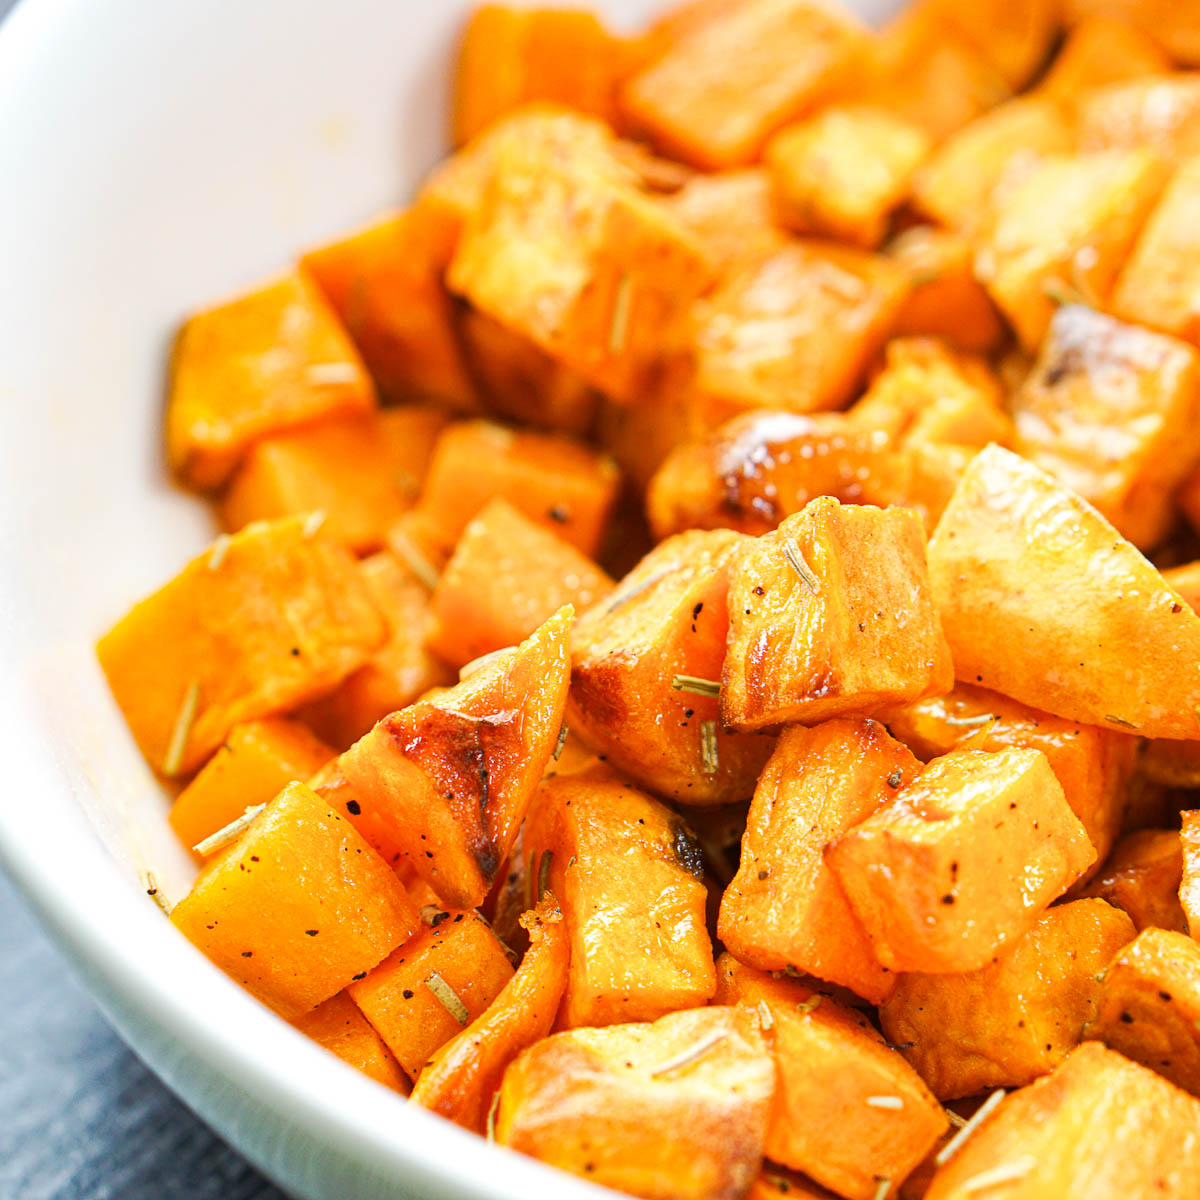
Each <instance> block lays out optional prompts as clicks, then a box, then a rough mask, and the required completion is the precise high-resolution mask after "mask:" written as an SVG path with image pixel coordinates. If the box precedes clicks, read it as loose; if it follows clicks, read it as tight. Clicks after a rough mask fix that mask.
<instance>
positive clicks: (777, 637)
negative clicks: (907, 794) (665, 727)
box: [721, 496, 953, 729]
mask: <svg viewBox="0 0 1200 1200" xmlns="http://www.w3.org/2000/svg"><path fill="white" fill-rule="evenodd" d="M924 541H925V536H924V532H923V530H922V527H921V520H920V518H919V517H918V516H917V515H916V514H915V513H913V512H910V511H907V510H905V509H898V508H897V509H886V510H885V509H876V508H871V507H868V506H865V505H862V506H843V505H841V504H839V503H838V502H837V501H836V500H834V499H833V498H832V497H828V496H823V497H819V498H818V499H816V500H813V501H812V502H811V503H810V504H808V505H807V506H806V507H805V508H804V510H803V511H802V512H799V513H797V514H796V515H795V516H792V517H788V518H787V519H786V520H785V521H784V522H783V523H782V524H781V525H780V526H779V529H778V530H777V531H776V532H774V533H768V534H765V535H764V536H763V537H761V538H759V539H758V541H757V542H755V543H754V545H753V546H752V547H750V548H748V549H747V550H746V551H745V552H744V553H743V554H741V555H740V556H739V558H738V560H737V562H736V563H735V564H734V565H733V567H732V568H731V570H730V575H729V640H728V644H727V647H726V654H725V665H724V669H723V671H722V676H721V719H722V720H723V721H724V723H725V724H726V725H727V726H729V727H731V728H735V729H763V728H767V727H771V726H775V725H781V724H784V723H787V722H793V721H802V722H803V723H805V724H809V725H811V724H815V723H816V722H817V721H822V720H826V719H828V718H829V717H835V716H842V715H866V714H868V713H871V712H874V711H875V710H876V709H878V708H882V707H884V706H885V705H888V704H896V703H903V702H906V701H909V700H915V699H917V698H918V697H920V696H927V695H937V694H938V693H940V692H945V691H949V689H950V687H951V686H952V679H953V666H952V664H951V662H950V652H949V649H948V647H947V645H946V641H945V638H944V637H943V636H942V631H941V627H940V625H939V623H938V617H937V612H936V610H935V609H934V607H933V601H932V597H931V594H930V591H929V583H928V577H927V575H926V571H925V550H924Z"/></svg>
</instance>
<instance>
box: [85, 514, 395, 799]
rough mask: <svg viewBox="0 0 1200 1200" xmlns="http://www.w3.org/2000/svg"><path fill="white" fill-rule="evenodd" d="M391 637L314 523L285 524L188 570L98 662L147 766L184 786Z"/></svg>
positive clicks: (261, 530) (261, 528) (346, 559)
mask: <svg viewBox="0 0 1200 1200" xmlns="http://www.w3.org/2000/svg"><path fill="white" fill-rule="evenodd" d="M384 634H385V630H384V624H383V618H382V617H381V616H380V614H379V612H378V610H377V609H376V608H375V605H374V603H373V601H372V599H371V596H370V594H369V592H368V591H367V588H366V585H365V584H364V583H363V581H362V578H361V576H360V575H359V572H358V564H357V563H356V562H355V561H354V559H353V558H352V557H351V556H350V554H349V553H348V552H347V551H346V550H345V549H343V548H342V547H341V546H339V545H337V543H335V542H334V541H332V540H331V539H330V538H329V537H328V536H326V535H325V534H324V533H322V532H321V531H320V529H319V527H317V526H316V523H315V522H311V523H310V521H309V520H308V519H307V518H302V517H285V518H283V519H282V520H279V521H272V522H269V523H263V524H256V525H252V526H250V528H248V529H245V530H243V531H242V532H241V533H239V534H235V535H234V536H233V537H232V538H227V539H222V540H221V541H219V542H218V543H216V545H214V546H213V547H211V548H210V549H208V550H206V551H205V552H204V553H203V554H202V555H200V556H199V557H198V558H194V559H192V561H191V562H190V563H188V565H187V566H186V567H184V569H183V570H182V571H181V572H180V573H179V574H178V575H176V576H175V578H174V579H172V580H171V581H170V582H169V583H167V584H166V585H164V586H163V587H162V588H160V589H159V590H158V591H157V592H155V593H154V595H152V596H149V597H147V598H146V599H145V600H143V601H141V602H140V603H139V604H135V605H134V607H133V608H132V609H130V611H129V612H128V613H127V614H126V615H125V616H124V617H123V618H122V619H121V620H120V621H119V622H118V623H117V624H116V625H115V626H113V628H112V629H110V630H109V631H108V633H106V634H105V635H104V637H102V638H101V639H100V641H99V642H98V643H97V645H96V654H97V656H98V657H99V659H100V665H101V666H102V667H103V668H104V673H105V675H106V676H107V677H108V685H109V687H110V688H112V692H113V696H114V697H115V698H116V701H117V703H118V704H119V705H120V706H121V711H122V712H123V713H124V715H125V720H126V721H127V722H128V724H129V728H130V730H131V731H132V733H133V736H134V737H135V738H136V739H137V743H138V746H139V747H140V748H141V750H142V753H143V754H144V755H145V756H146V758H147V760H148V761H149V762H150V764H151V765H152V766H153V767H154V768H155V769H156V770H160V771H162V773H163V774H164V775H184V774H187V773H188V772H190V771H193V770H195V768H196V767H198V766H200V764H201V763H202V762H204V760H205V759H206V758H207V757H208V756H209V755H210V754H212V753H213V751H215V750H216V748H217V747H218V746H219V745H220V744H221V741H222V739H223V738H224V737H225V735H226V734H227V733H228V732H229V730H230V729H231V728H233V726H234V725H236V724H237V723H238V722H239V721H252V720H255V719H256V718H259V717H267V716H272V715H274V714H276V713H280V712H286V711H287V710H289V709H291V708H294V707H295V706H296V705H297V704H302V703H304V701H306V700H309V699H312V698H313V697H314V696H317V695H320V694H321V693H323V692H326V691H329V690H330V689H331V688H334V687H336V686H337V684H338V683H340V682H341V680H342V679H344V678H345V677H346V676H347V675H349V674H350V673H351V672H352V671H355V670H357V668H358V667H360V666H361V665H362V664H363V662H365V661H366V659H367V658H368V657H369V655H370V653H371V651H372V650H374V649H375V648H376V647H377V646H379V644H380V643H381V642H382V641H383V639H384Z"/></svg>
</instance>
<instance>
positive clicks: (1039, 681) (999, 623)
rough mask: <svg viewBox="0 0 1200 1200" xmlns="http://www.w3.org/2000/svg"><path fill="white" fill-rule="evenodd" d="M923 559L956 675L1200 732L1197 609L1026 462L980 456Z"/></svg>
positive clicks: (1115, 721) (1070, 710)
mask: <svg viewBox="0 0 1200 1200" xmlns="http://www.w3.org/2000/svg"><path fill="white" fill-rule="evenodd" d="M928 558H929V577H930V581H931V583H932V586H933V592H934V595H935V596H936V598H937V604H938V609H939V611H940V612H941V617H942V626H943V628H944V629H945V631H946V637H947V638H948V639H949V642H950V647H951V650H952V651H953V655H954V666H955V670H956V671H957V673H958V676H959V678H960V679H968V680H971V681H972V682H978V683H981V684H982V685H983V686H984V687H988V688H992V689H993V690H995V691H998V692H1003V693H1004V694H1005V695H1007V696H1012V697H1014V698H1015V699H1018V700H1021V701H1023V702H1024V703H1026V704H1029V705H1032V706H1033V707H1035V708H1041V709H1045V710H1046V711H1047V712H1051V713H1055V714H1056V715H1058V716H1062V717H1068V718H1073V719H1074V720H1078V721H1087V722H1088V723H1090V724H1093V725H1101V726H1103V727H1106V728H1109V729H1116V730H1124V731H1125V732H1127V733H1133V732H1139V733H1141V734H1143V735H1144V736H1146V737H1175V738H1197V737H1200V723H1198V722H1197V721H1196V718H1195V712H1196V709H1197V708H1198V707H1200V665H1196V666H1193V665H1191V664H1193V663H1196V664H1200V617H1197V615H1196V614H1195V613H1194V612H1192V610H1191V609H1190V608H1188V607H1187V605H1186V604H1185V603H1184V602H1183V600H1182V599H1181V598H1180V597H1178V596H1176V595H1175V593H1174V592H1172V591H1171V589H1170V588H1169V587H1168V586H1167V584H1166V583H1165V582H1164V581H1163V578H1162V576H1161V575H1159V573H1158V572H1157V571H1156V570H1155V569H1154V568H1153V567H1152V566H1151V565H1150V563H1148V562H1147V561H1146V560H1145V559H1144V558H1143V557H1142V556H1141V555H1140V554H1139V553H1138V552H1137V551H1136V550H1135V549H1134V548H1133V546H1131V545H1130V544H1129V543H1128V542H1126V541H1124V540H1123V539H1122V538H1121V537H1120V535H1119V534H1118V533H1117V532H1116V530H1114V529H1113V528H1112V526H1111V525H1109V524H1108V522H1107V521H1106V520H1104V518H1103V517H1101V516H1100V514H1099V513H1097V512H1096V511H1095V509H1093V508H1092V507H1091V506H1090V505H1088V504H1087V503H1085V502H1084V501H1082V500H1080V499H1079V498H1078V497H1077V496H1075V495H1073V494H1072V493H1071V492H1070V491H1068V490H1067V489H1066V488H1065V487H1063V486H1062V484H1060V483H1059V482H1058V481H1057V480H1055V479H1053V478H1051V477H1050V476H1049V475H1047V474H1045V473H1044V472H1043V471H1041V470H1039V469H1038V468H1037V467H1036V466H1034V465H1033V464H1032V463H1028V462H1026V461H1025V460H1024V459H1021V458H1018V457H1017V456H1016V455H1015V454H1012V453H1010V452H1009V451H1007V450H1002V449H1000V448H999V447H998V446H990V447H988V449H986V450H984V451H983V452H982V453H981V454H979V455H977V456H976V457H975V458H974V459H973V460H972V462H971V465H970V466H969V467H968V468H967V470H966V473H965V474H964V475H963V477H962V479H961V481H960V482H959V485H958V490H957V491H956V492H955V495H954V498H953V499H952V500H951V501H950V504H949V506H948V507H947V508H946V511H945V512H944V513H943V514H942V519H941V521H940V523H939V524H938V527H937V529H936V530H935V531H934V535H933V538H932V539H931V540H930V543H929V551H928ZM1047 663H1054V664H1055V669H1054V671H1053V672H1049V671H1047V670H1046V669H1045V667H1046V664H1047Z"/></svg>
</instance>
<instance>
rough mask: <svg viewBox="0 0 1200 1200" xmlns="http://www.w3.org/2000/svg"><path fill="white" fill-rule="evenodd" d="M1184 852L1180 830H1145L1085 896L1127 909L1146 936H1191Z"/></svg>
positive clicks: (1121, 848) (1122, 846)
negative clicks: (1182, 890) (1149, 932)
mask: <svg viewBox="0 0 1200 1200" xmlns="http://www.w3.org/2000/svg"><path fill="white" fill-rule="evenodd" d="M1182 876H1183V851H1182V849H1181V848H1180V844H1179V834H1178V832H1177V831H1176V830H1174V829H1139V830H1137V831H1136V832H1135V833H1131V834H1129V835H1127V836H1126V837H1124V838H1122V839H1121V841H1120V842H1118V843H1117V846H1116V849H1114V850H1113V852H1112V853H1111V854H1110V855H1109V856H1108V858H1107V859H1106V860H1105V862H1104V865H1103V866H1102V867H1101V868H1100V870H1099V872H1098V873H1097V875H1096V877H1095V878H1094V879H1092V880H1091V882H1090V883H1088V885H1087V887H1086V888H1085V889H1084V890H1083V894H1084V895H1085V896H1098V897H1100V899H1102V900H1107V901H1108V902H1109V904H1112V905H1115V906H1116V907H1117V908H1120V909H1124V911H1125V912H1127V913H1128V914H1129V916H1130V918H1131V919H1132V921H1133V923H1134V925H1135V926H1136V928H1137V929H1138V930H1139V931H1140V930H1143V929H1148V928H1150V927H1151V926H1158V927H1159V928H1160V929H1175V930H1179V931H1180V932H1183V931H1186V929H1187V920H1186V918H1185V917H1184V915H1183V907H1182V906H1181V905H1180V903H1179V884H1180V881H1181V879H1182Z"/></svg>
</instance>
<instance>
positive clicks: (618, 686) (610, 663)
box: [567, 530, 772, 804]
mask: <svg viewBox="0 0 1200 1200" xmlns="http://www.w3.org/2000/svg"><path fill="white" fill-rule="evenodd" d="M747 545H748V541H747V539H745V538H743V537H741V536H739V535H738V534H735V533H728V532H725V531H723V530H722V531H712V532H700V531H692V532H690V533H684V534H680V535H679V536H677V537H674V538H669V539H668V540H666V541H664V542H662V543H661V544H660V545H658V546H657V547H655V549H654V550H652V551H651V552H650V553H649V554H648V555H647V556H646V557H645V558H644V559H643V560H642V561H641V562H640V563H639V564H638V565H637V566H636V567H635V568H634V569H633V571H631V572H630V573H629V574H628V575H627V576H626V577H625V578H624V579H623V580H622V581H621V582H620V583H619V584H618V585H617V589H616V591H615V592H614V593H613V594H612V595H611V596H610V597H609V598H608V599H607V600H605V601H602V602H601V603H600V604H597V605H595V606H594V607H592V608H591V609H589V610H588V611H587V612H585V613H583V614H582V616H580V618H579V620H578V622H577V624H576V627H575V632H574V636H573V639H572V665H571V694H570V697H569V702H568V717H567V719H568V722H569V724H570V725H571V726H572V727H573V728H575V729H576V730H577V731H579V732H580V733H582V734H583V736H584V738H585V740H587V741H590V742H592V743H593V744H594V745H595V746H596V747H597V748H598V749H599V750H601V751H602V753H603V754H604V755H605V756H606V758H607V760H608V761H609V762H610V763H612V765H613V766H615V767H617V768H618V769H619V770H621V771H624V772H625V773H626V774H627V775H629V776H630V778H632V779H634V780H636V781H637V782H639V783H640V784H642V785H643V786H645V787H647V788H649V789H650V790H651V791H654V792H657V793H659V794H660V795H662V796H665V797H667V798H669V799H672V800H676V801H679V802H681V803H684V804H723V803H726V802H727V801H733V800H744V799H745V798H746V797H747V796H748V795H749V794H750V793H751V792H752V791H753V790H754V781H755V780H756V779H757V778H758V773H759V771H760V770H761V769H762V765H763V763H765V762H766V761H767V757H768V755H769V754H770V753H771V749H772V744H771V741H770V739H768V738H764V737H759V736H757V735H753V736H748V735H731V734H728V733H726V732H724V731H722V730H721V729H720V728H719V725H718V714H719V704H718V700H717V692H718V688H719V685H720V677H721V663H722V661H723V659H724V658H725V642H726V636H727V634H728V630H729V610H728V607H727V605H726V590H727V585H728V579H729V569H730V563H731V561H732V560H733V559H734V558H735V557H736V556H737V555H738V553H739V552H741V551H742V550H743V549H744V548H745V547H746V546H747Z"/></svg>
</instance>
